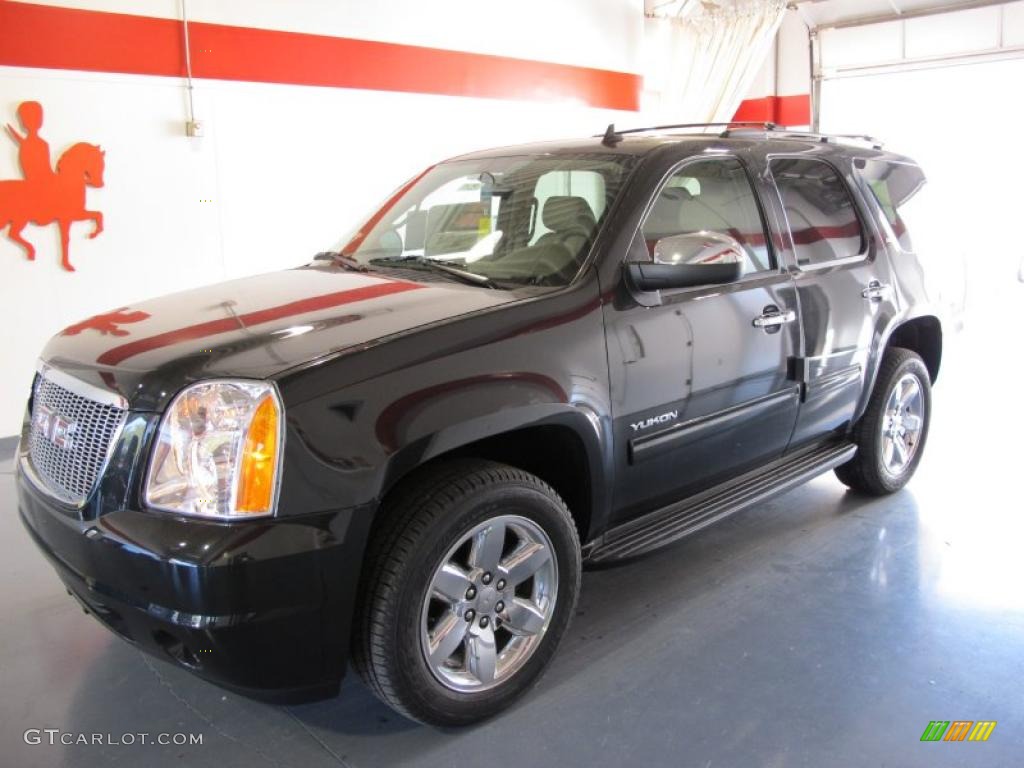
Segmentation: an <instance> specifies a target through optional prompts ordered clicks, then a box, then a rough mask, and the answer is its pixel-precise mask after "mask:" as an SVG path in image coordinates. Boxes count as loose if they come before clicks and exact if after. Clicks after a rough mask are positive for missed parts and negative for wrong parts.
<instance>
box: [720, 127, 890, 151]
mask: <svg viewBox="0 0 1024 768" xmlns="http://www.w3.org/2000/svg"><path fill="white" fill-rule="evenodd" d="M741 132H744V129H740V131H734V130H726V131H723V132H722V134H721V135H722V137H723V138H725V137H726V136H735V135H736V134H737V133H741ZM756 133H760V131H756ZM764 133H765V137H766V138H767V137H768V136H769V135H771V136H772V138H779V139H808V140H811V141H819V142H821V143H822V144H839V143H842V142H847V141H862V142H864V143H866V144H870V145H871V148H872V149H881V148H882V146H883V144H882V141H881V140H880V139H876V138H875V137H874V136H868V135H866V134H862V133H815V132H814V131H791V130H788V129H787V128H781V127H779V126H772V127H771V128H766V129H765V130H764Z"/></svg>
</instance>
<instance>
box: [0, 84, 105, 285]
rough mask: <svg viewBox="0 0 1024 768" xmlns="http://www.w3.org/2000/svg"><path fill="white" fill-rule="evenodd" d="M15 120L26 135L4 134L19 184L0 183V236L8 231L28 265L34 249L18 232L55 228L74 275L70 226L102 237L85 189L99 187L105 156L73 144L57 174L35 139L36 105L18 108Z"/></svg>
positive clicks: (46, 148)
mask: <svg viewBox="0 0 1024 768" xmlns="http://www.w3.org/2000/svg"><path fill="white" fill-rule="evenodd" d="M18 120H19V121H20V123H21V128H22V130H23V131H24V133H21V132H19V131H18V129H17V128H15V127H14V126H12V125H10V124H8V125H7V126H6V129H7V135H8V136H9V137H10V139H11V141H13V142H14V143H15V145H16V146H17V148H18V164H19V165H20V166H21V175H22V178H20V179H11V180H6V179H5V180H0V230H2V229H3V228H4V227H8V229H7V237H8V239H9V240H12V241H13V242H15V243H17V244H18V245H20V246H21V247H22V248H23V249H24V250H25V256H26V257H27V258H28V260H29V261H32V260H33V259H35V257H36V249H35V247H34V246H33V245H32V243H30V242H29V241H28V240H26V239H25V238H24V237H22V236H21V231H22V230H23V229H24V228H25V227H26V226H27V225H28V224H29V223H33V224H40V225H47V224H53V223H56V224H57V225H58V227H59V229H60V247H61V262H60V263H61V265H62V266H63V267H64V269H66V270H68V271H69V272H74V271H75V268H74V267H73V266H71V261H70V260H69V259H68V245H69V241H70V236H71V223H72V222H75V221H91V222H92V224H93V230H92V232H90V233H89V237H91V238H92V237H96V235H98V234H99V233H100V232H102V231H103V214H102V213H100V212H99V211H89V210H86V207H85V190H86V187H102V186H103V165H104V161H103V151H102V150H101V149H100V148H99V147H97V146H95V145H94V144H86V143H79V144H75V145H74V146H72V147H70V148H69V149H68V150H67V151H65V152H64V153H63V154H62V155H61V156H60V158H59V159H58V160H57V169H56V171H55V170H54V169H53V167H52V166H51V165H50V145H49V144H47V143H46V141H45V140H44V139H43V137H42V136H40V134H39V131H40V129H41V128H42V127H43V108H42V106H41V105H40V104H39V102H37V101H26V102H22V104H20V105H19V106H18Z"/></svg>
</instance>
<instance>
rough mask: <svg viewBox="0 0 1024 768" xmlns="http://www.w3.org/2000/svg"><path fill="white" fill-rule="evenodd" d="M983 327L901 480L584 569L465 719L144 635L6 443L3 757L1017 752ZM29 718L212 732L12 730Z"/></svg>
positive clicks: (807, 758) (122, 761)
mask: <svg viewBox="0 0 1024 768" xmlns="http://www.w3.org/2000/svg"><path fill="white" fill-rule="evenodd" d="M1014 327H1015V326H1014ZM985 339H994V341H995V342H996V343H997V344H1005V340H1002V341H1000V339H999V338H998V337H993V336H990V335H987V334H984V333H983V332H982V331H981V330H980V329H974V330H973V331H972V330H970V329H969V330H968V331H967V332H966V333H965V334H964V335H963V336H961V337H960V339H959V340H958V341H957V342H956V344H955V348H953V349H951V350H950V352H949V354H948V356H947V361H946V369H945V370H944V372H943V375H942V378H941V379H940V382H939V386H938V389H937V391H936V396H935V419H934V423H933V427H932V436H931V442H930V444H929V446H928V450H927V455H926V457H925V460H924V463H923V465H922V466H921V468H920V472H919V474H918V476H917V477H916V478H915V479H914V481H913V482H912V484H911V485H910V487H909V488H907V489H906V490H904V491H903V492H901V493H899V494H897V495H895V496H892V497H890V498H886V499H880V500H878V499H865V498H861V497H858V496H855V495H852V494H849V493H847V492H846V491H845V490H844V488H843V487H842V486H841V485H840V484H839V483H838V481H836V480H835V479H834V478H833V477H832V476H831V475H829V476H827V477H823V478H820V479H818V480H816V481H814V482H813V483H811V484H809V485H807V486H805V487H803V488H801V489H798V490H796V491H793V492H791V493H789V494H787V495H785V496H783V497H780V498H778V499H776V500H774V501H772V502H771V503H768V504H765V505H763V506H761V507H760V508H757V509H753V510H750V511H748V512H746V513H744V514H741V515H738V516H736V517H734V518H732V519H730V520H728V521H725V522H724V523H722V524H720V525H718V526H717V527H714V528H712V529H709V530H707V531H705V532H703V533H701V534H698V535H696V536H694V537H691V538H690V539H688V540H686V541H684V542H682V543H680V544H679V545H677V546H675V547H672V548H671V549H669V550H666V551H663V552H661V553H658V554H656V555H653V556H650V557H648V558H646V559H644V560H641V561H638V562H634V563H632V564H629V565H625V566H620V567H617V568H614V569H610V570H603V571H595V572H588V573H586V574H585V576H584V579H583V593H582V597H581V601H580V606H579V610H578V614H577V616H576V618H575V621H574V623H573V625H572V627H571V629H570V632H569V635H568V637H567V638H566V640H565V642H564V643H563V645H562V647H561V649H560V651H559V653H558V655H557V657H556V659H555V661H554V664H553V666H552V668H551V669H550V671H549V672H548V673H547V674H546V676H545V677H544V678H543V679H542V680H541V682H540V684H539V685H538V686H537V688H536V689H535V690H534V691H533V692H532V693H531V694H530V695H529V696H528V697H527V698H526V699H525V700H523V701H522V702H521V703H520V704H518V705H517V706H516V707H515V708H514V709H513V710H511V711H510V712H508V713H507V714H505V715H503V716H501V717H498V718H496V719H494V720H492V721H490V722H487V723H485V724H483V725H480V726H478V727H473V728H467V729H463V730H453V731H444V730H438V729H434V728H427V727H423V726H419V725H415V724H413V723H410V722H408V721H406V720H403V719H402V718H401V717H398V716H396V715H394V714H393V713H392V712H391V711H389V710H388V709H387V708H386V707H384V706H383V705H382V704H379V703H378V702H377V701H376V700H375V699H374V698H373V697H372V696H371V695H370V694H369V693H368V692H367V691H366V689H364V688H363V687H362V685H361V684H359V683H358V682H357V681H356V680H355V679H349V680H347V681H346V683H345V685H344V688H343V691H342V695H341V696H340V697H339V698H338V699H335V700H331V701H327V702H322V703H318V704H310V705H305V706H298V707H290V708H280V707H273V706H268V705H263V704H259V703H255V702H252V701H249V700H246V699H244V698H240V697H238V696H235V695H233V694H228V693H225V692H223V691H221V690H219V689H217V688H215V687H214V686H212V685H209V684H207V683H204V682H201V681H199V680H197V679H194V678H193V677H191V676H189V675H187V674H185V673H183V672H181V671H179V670H177V669H175V668H172V667H171V666H169V665H167V664H164V663H162V662H159V661H154V660H151V659H149V658H146V657H144V656H143V655H141V654H140V653H138V652H137V651H135V650H133V649H132V648H130V647H129V646H128V645H126V644H125V643H124V642H122V641H121V640H119V639H117V638H116V637H114V636H113V635H112V634H110V633H109V632H107V630H105V629H103V628H102V627H101V626H100V625H99V624H98V623H96V622H95V621H94V620H93V619H92V618H90V617H88V616H85V615H83V614H82V612H81V611H80V610H79V609H78V608H77V607H76V606H75V604H74V602H73V601H72V600H71V598H69V597H68V596H67V595H66V594H65V593H64V590H63V589H62V588H61V586H60V584H59V582H58V580H57V578H56V576H55V575H54V574H53V573H52V572H51V571H50V568H49V566H48V565H47V564H46V563H45V562H44V560H43V559H42V557H41V556H40V555H39V554H38V553H37V552H36V551H35V549H34V547H33V545H32V544H31V543H30V541H29V539H28V537H27V536H26V534H25V533H24V531H23V530H22V528H21V525H20V523H19V521H18V519H17V516H16V511H15V509H14V504H13V491H12V482H11V476H10V474H9V463H10V462H9V461H8V460H5V461H4V472H5V474H3V475H0V509H2V514H0V583H2V584H3V590H2V594H0V606H2V608H0V614H2V615H3V616H4V617H5V618H4V620H3V622H2V623H0V683H2V690H3V693H4V695H3V696H2V697H0V764H3V765H11V766H15V765H17V766H37V765H38V766H50V765H61V764H66V765H74V766H91V765H133V766H134V765H145V766H159V765H168V764H187V765H189V766H213V767H215V768H226V767H227V766H234V765H245V766H260V765H280V766H292V765H296V766H303V767H304V768H312V766H319V765H346V766H384V765H387V766H390V765H416V766H442V765H459V766H474V765H478V764H482V763H485V762H487V761H491V760H498V761H508V762H510V763H513V764H517V765H521V766H547V765H556V764H557V765H587V766H620V765H641V764H649V765H672V766H681V765H685V766H691V765H692V766H755V765H759V766H803V765H806V766H815V768H818V767H820V766H847V765H849V766H858V767H860V766H921V765H929V766H944V765H971V766H1010V765H1021V764H1022V763H1024V697H1022V687H1021V684H1022V680H1024V590H1022V586H1024V557H1022V556H1021V550H1020V542H1021V540H1022V538H1024V536H1022V534H1024V517H1022V516H1021V511H1022V504H1021V501H1020V490H1019V489H1020V475H1018V474H1017V472H1020V471H1021V470H1022V465H1021V455H1022V451H1021V448H1020V445H1021V444H1020V435H1021V434H1022V427H1024V418H1022V414H1021V407H1020V405H1019V402H1020V401H1019V392H1020V388H1019V386H1020V385H1019V382H1020V381H1021V380H1022V379H1021V377H1020V374H1021V373H1022V370H1021V363H1020V360H1019V359H1012V358H1009V359H1008V357H1007V356H1006V354H1005V353H1004V354H1003V355H1002V356H995V357H993V356H992V355H993V354H994V353H995V350H996V349H997V348H998V346H997V344H996V345H994V344H991V343H988V344H987V343H986V342H985ZM1019 347H1020V345H1019V343H1014V349H1015V350H1019ZM1004 349H1005V347H1004ZM1014 354H1015V355H1016V352H1014ZM995 363H998V365H994V364H995ZM1007 366H1011V367H1012V370H1009V371H1008V370H1007ZM986 371H987V372H989V373H990V374H995V375H994V376H988V377H986V378H987V383H984V382H983V381H982V377H981V373H982V372H986ZM1014 401H1016V403H1017V404H1014V405H1008V404H1009V403H1014ZM281 652H282V653H287V649H285V648H282V649H281ZM930 720H996V721H997V722H998V725H997V726H996V728H995V730H994V732H993V734H992V736H991V738H990V739H989V741H988V742H987V743H921V742H920V741H919V739H920V737H921V734H922V732H923V731H924V729H925V726H926V725H927V723H928V722H929V721H930ZM27 728H59V729H61V730H62V731H65V732H73V733H78V732H84V733H94V732H99V733H113V734H123V733H126V732H129V733H132V732H141V731H144V732H150V733H157V732H179V731H181V732H194V733H201V734H203V744H202V746H185V747H158V746H140V745H133V746H99V745H90V746H83V745H72V746H59V745H58V746H49V745H46V744H42V745H28V744H26V743H24V741H23V736H22V734H23V732H24V731H25V729H27Z"/></svg>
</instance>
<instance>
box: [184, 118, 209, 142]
mask: <svg viewBox="0 0 1024 768" xmlns="http://www.w3.org/2000/svg"><path fill="white" fill-rule="evenodd" d="M204 128H205V126H204V125H203V122H202V121H201V120H189V121H188V122H186V123H185V135H186V136H188V137H190V138H193V139H201V138H203V132H204Z"/></svg>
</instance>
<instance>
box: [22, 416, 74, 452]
mask: <svg viewBox="0 0 1024 768" xmlns="http://www.w3.org/2000/svg"><path fill="white" fill-rule="evenodd" d="M32 425H33V426H34V427H35V431H36V432H37V433H38V434H39V435H41V436H42V437H45V438H46V439H47V440H49V441H50V442H51V443H53V444H54V445H56V446H57V447H58V448H60V449H61V450H62V451H66V450H69V449H70V448H71V447H72V446H73V445H74V441H73V439H72V438H73V436H74V435H75V433H76V432H78V425H77V424H76V423H75V422H73V421H69V420H68V419H66V418H64V417H63V416H61V415H60V414H59V413H57V412H56V411H54V410H53V409H52V408H47V407H46V406H45V405H37V406H36V407H35V409H33V412H32Z"/></svg>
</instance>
